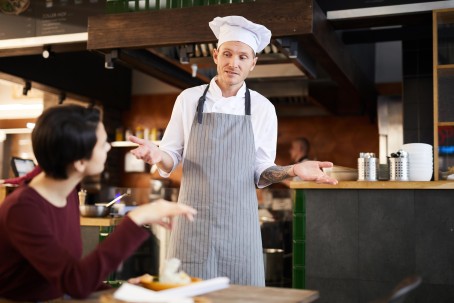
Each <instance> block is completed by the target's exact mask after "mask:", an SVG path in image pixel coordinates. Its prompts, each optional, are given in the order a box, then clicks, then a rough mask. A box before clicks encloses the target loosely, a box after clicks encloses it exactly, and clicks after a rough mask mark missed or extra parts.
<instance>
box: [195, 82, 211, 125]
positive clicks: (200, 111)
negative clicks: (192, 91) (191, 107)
mask: <svg viewBox="0 0 454 303" xmlns="http://www.w3.org/2000/svg"><path fill="white" fill-rule="evenodd" d="M209 88H210V84H208V85H207V87H206V88H205V91H204V92H203V95H202V96H201V97H200V98H199V104H198V105H197V122H199V124H202V117H203V115H202V114H203V105H204V104H205V100H206V95H207V92H208V89H209Z"/></svg>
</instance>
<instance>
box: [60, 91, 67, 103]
mask: <svg viewBox="0 0 454 303" xmlns="http://www.w3.org/2000/svg"><path fill="white" fill-rule="evenodd" d="M65 99H66V93H65V92H61V93H60V95H58V104H63V102H65Z"/></svg>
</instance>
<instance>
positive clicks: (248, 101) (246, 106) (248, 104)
mask: <svg viewBox="0 0 454 303" xmlns="http://www.w3.org/2000/svg"><path fill="white" fill-rule="evenodd" d="M209 88H210V84H208V85H207V87H206V88H205V91H204V92H203V95H202V96H201V97H200V98H199V103H198V105H197V122H198V123H199V124H202V120H203V105H204V104H205V100H206V95H207V92H208V89H209ZM245 99H246V100H245V101H246V102H245V104H244V111H245V114H246V115H247V116H250V115H251V92H250V91H249V88H247V87H246V93H245Z"/></svg>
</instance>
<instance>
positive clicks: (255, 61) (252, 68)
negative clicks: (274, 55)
mask: <svg viewBox="0 0 454 303" xmlns="http://www.w3.org/2000/svg"><path fill="white" fill-rule="evenodd" d="M257 60H258V57H257V56H255V57H254V63H253V64H252V66H251V68H250V69H249V71H250V72H252V71H253V70H254V68H255V65H256V64H257Z"/></svg>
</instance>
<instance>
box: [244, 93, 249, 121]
mask: <svg viewBox="0 0 454 303" xmlns="http://www.w3.org/2000/svg"><path fill="white" fill-rule="evenodd" d="M244 97H245V99H246V103H245V104H244V107H245V108H244V111H245V112H246V116H250V115H251V93H250V92H249V88H247V87H246V94H245V96H244Z"/></svg>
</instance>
